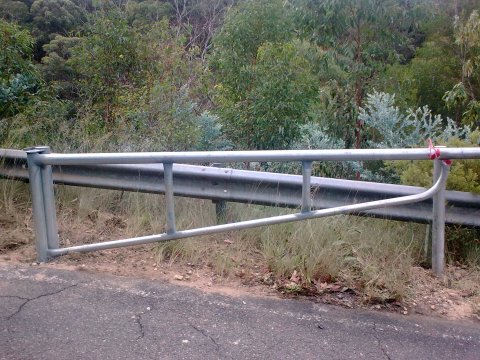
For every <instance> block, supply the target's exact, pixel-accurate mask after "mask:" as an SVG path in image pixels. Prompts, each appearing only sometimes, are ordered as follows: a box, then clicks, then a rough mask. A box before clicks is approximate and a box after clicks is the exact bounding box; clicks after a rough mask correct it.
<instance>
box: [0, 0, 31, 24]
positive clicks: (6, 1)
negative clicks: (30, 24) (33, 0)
mask: <svg viewBox="0 0 480 360" xmlns="http://www.w3.org/2000/svg"><path fill="white" fill-rule="evenodd" d="M28 15H29V9H28V6H27V5H26V4H25V3H24V2H22V1H12V0H0V18H3V19H5V20H9V21H23V20H26V19H27V17H28Z"/></svg>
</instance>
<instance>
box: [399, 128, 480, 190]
mask: <svg viewBox="0 0 480 360" xmlns="http://www.w3.org/2000/svg"><path fill="white" fill-rule="evenodd" d="M479 140H480V132H478V131H474V132H472V133H471V134H470V135H469V137H468V138H467V139H465V140H460V139H458V138H451V139H450V140H449V141H447V142H444V143H442V145H446V146H449V147H472V146H476V145H477V144H478V141H479ZM392 166H393V167H394V168H395V170H396V171H397V172H398V173H399V174H400V179H401V181H402V183H404V184H408V185H416V186H431V183H432V172H433V165H432V162H431V161H415V162H413V161H396V162H394V163H393V164H392ZM447 189H449V190H458V191H469V192H476V193H480V161H478V160H455V161H453V164H452V167H451V170H450V174H449V176H448V179H447Z"/></svg>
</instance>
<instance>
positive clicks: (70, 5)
mask: <svg viewBox="0 0 480 360" xmlns="http://www.w3.org/2000/svg"><path fill="white" fill-rule="evenodd" d="M30 12H31V14H32V16H33V24H34V25H35V27H36V28H37V29H38V30H40V31H41V32H42V33H43V34H61V35H67V33H68V32H69V31H70V30H72V29H73V28H74V27H75V26H77V25H78V24H79V23H80V22H81V21H82V19H83V18H84V13H83V11H82V9H81V8H80V7H79V6H77V5H76V4H75V3H74V2H73V1H70V0H35V1H34V2H33V4H32V7H31V8H30Z"/></svg>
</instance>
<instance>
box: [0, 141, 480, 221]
mask: <svg viewBox="0 0 480 360" xmlns="http://www.w3.org/2000/svg"><path fill="white" fill-rule="evenodd" d="M0 158H1V159H3V164H2V160H0V175H3V176H4V177H7V178H10V179H18V180H24V181H25V180H28V171H27V169H26V154H25V152H24V151H19V150H1V149H0ZM173 173H174V179H173V183H174V193H175V195H179V196H186V197H194V198H202V199H211V200H213V201H215V202H218V203H217V204H216V207H219V206H220V208H219V209H218V211H220V212H221V214H222V216H223V215H224V214H225V206H224V204H225V203H224V201H229V202H242V203H252V204H259V205H268V206H277V207H290V208H299V207H301V206H302V202H303V199H302V188H303V180H302V176H298V175H288V174H278V173H268V172H258V171H246V170H236V169H227V168H223V169H221V168H215V167H205V166H193V165H182V164H174V165H173ZM53 180H54V182H55V183H57V184H67V185H75V186H88V187H97V188H104V189H116V190H126V191H139V192H147V193H158V194H160V193H165V184H164V181H163V166H162V165H161V164H148V165H147V164H142V165H82V166H68V165H64V166H53ZM311 189H312V208H313V209H324V208H331V207H336V206H343V205H348V204H355V203H361V202H368V201H373V200H381V199H385V198H389V197H399V196H404V195H411V194H418V193H420V192H422V191H424V189H423V188H420V187H414V186H404V185H392V184H382V183H373V182H365V181H351V180H342V179H330V178H322V177H312V178H311ZM445 197H446V201H447V207H446V219H445V221H446V223H447V224H460V225H467V226H479V227H480V195H478V194H472V193H465V192H459V191H446V193H445ZM219 204H220V205H219ZM355 215H362V216H373V217H382V218H389V219H394V220H402V221H415V222H422V223H430V222H431V221H432V201H431V200H430V199H428V200H425V201H423V202H420V203H416V204H405V205H400V206H396V207H394V208H380V209H372V210H367V211H362V212H359V213H355ZM223 218H224V217H223ZM221 219H222V217H220V220H221ZM222 222H224V221H223V220H222V221H219V223H222Z"/></svg>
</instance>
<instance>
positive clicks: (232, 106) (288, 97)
mask: <svg viewBox="0 0 480 360" xmlns="http://www.w3.org/2000/svg"><path fill="white" fill-rule="evenodd" d="M293 30H294V23H293V19H292V17H291V14H290V12H289V9H288V8H285V7H284V6H283V2H282V1H280V0H262V1H253V0H252V1H246V2H245V3H242V4H240V5H239V6H237V7H235V8H233V9H232V10H231V11H230V12H229V13H228V15H227V17H226V20H225V23H224V25H223V27H222V28H221V29H220V31H219V33H218V34H217V35H216V36H215V38H214V40H213V44H214V50H213V55H212V57H211V59H210V64H211V66H212V69H213V71H214V73H215V76H216V79H217V85H216V95H217V96H216V103H217V105H218V114H219V115H220V118H221V121H222V122H223V124H224V130H225V131H226V133H227V135H228V136H230V137H231V138H232V140H234V141H235V142H236V143H237V145H240V146H242V147H246V148H254V149H266V148H269V149H271V148H282V147H285V146H286V145H287V144H288V143H290V142H291V141H293V140H294V138H295V136H296V133H297V131H296V128H298V126H299V125H300V124H301V123H302V121H303V120H304V119H305V116H306V108H307V107H308V103H309V97H310V96H312V93H313V92H312V82H311V78H310V76H311V74H309V73H310V72H311V68H312V67H311V65H310V64H309V62H308V60H307V58H306V50H305V48H303V49H302V47H304V46H303V45H302V44H301V43H300V42H292V41H291V40H292V39H293V37H294V31H293ZM307 47H308V46H307ZM302 52H303V53H302ZM302 91H304V92H305V96H304V98H303V99H300V98H301V92H302ZM302 119H303V120H302ZM296 122H298V123H296Z"/></svg>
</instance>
